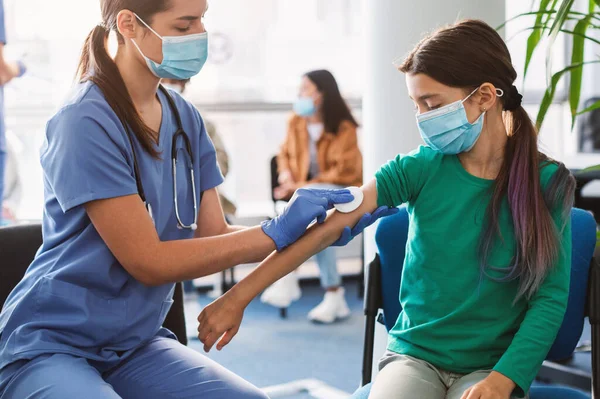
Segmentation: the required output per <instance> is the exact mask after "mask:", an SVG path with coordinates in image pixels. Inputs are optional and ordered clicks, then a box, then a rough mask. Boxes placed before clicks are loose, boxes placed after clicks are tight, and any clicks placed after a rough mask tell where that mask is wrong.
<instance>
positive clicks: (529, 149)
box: [400, 20, 575, 300]
mask: <svg viewBox="0 0 600 399" xmlns="http://www.w3.org/2000/svg"><path fill="white" fill-rule="evenodd" d="M400 70H401V71H402V72H404V73H408V74H413V75H414V74H420V73H422V74H425V75H427V76H429V77H431V78H433V79H434V80H436V81H438V82H440V83H442V84H444V85H446V86H450V87H457V88H463V89H464V90H465V93H467V92H471V91H472V90H474V89H476V88H477V87H479V86H481V85H482V84H484V83H491V84H493V85H494V86H495V87H496V88H499V89H502V90H503V91H504V96H502V97H499V100H500V101H501V102H502V105H503V109H504V110H505V111H507V112H505V115H504V117H505V122H506V124H507V134H508V142H507V145H506V148H505V153H504V161H503V164H502V167H501V170H500V173H499V174H498V177H497V178H496V180H495V183H494V186H493V193H492V197H491V201H490V204H489V206H488V209H487V218H486V226H485V228H484V231H483V234H482V237H481V242H480V251H479V252H480V255H479V256H480V260H481V270H482V274H484V275H487V276H488V277H489V276H490V273H488V271H489V270H494V271H498V268H497V267H494V266H489V265H488V258H489V253H490V252H491V250H492V249H493V246H494V243H495V242H498V239H501V237H500V230H499V225H498V220H499V214H500V210H501V207H502V203H503V202H504V201H505V200H508V205H509V207H510V210H511V213H512V220H513V224H514V232H515V239H516V243H517V251H516V254H515V256H514V259H513V263H512V266H511V267H510V268H509V269H500V270H502V271H504V272H505V275H504V276H503V277H501V278H499V279H496V280H498V281H509V280H514V279H517V278H518V279H519V291H518V294H517V298H516V299H515V300H517V299H519V298H520V297H522V296H526V297H527V298H530V297H531V296H532V295H533V294H534V293H535V292H536V291H537V290H538V288H539V287H540V285H541V284H542V282H543V280H544V278H545V276H546V275H547V273H548V271H549V270H550V269H551V268H552V267H553V265H554V263H555V262H556V260H557V259H558V256H559V248H561V243H560V238H559V229H558V228H557V227H556V225H555V223H554V220H553V215H555V214H556V213H555V212H560V211H562V212H564V213H563V214H562V215H561V216H562V221H563V223H565V224H566V223H567V221H568V220H569V219H568V218H570V213H569V212H570V210H571V207H572V204H573V198H574V190H575V180H574V178H573V176H571V174H570V173H569V171H568V170H567V169H566V168H565V167H564V165H562V164H559V168H558V171H557V172H556V173H555V174H554V176H553V177H552V179H551V181H550V183H549V184H548V187H547V188H546V190H545V192H542V184H541V182H540V168H541V167H543V166H542V165H545V164H547V163H548V162H550V160H549V159H548V158H547V157H546V155H544V154H542V153H541V152H539V150H538V143H537V141H538V132H537V130H536V128H535V126H534V125H533V123H532V122H531V119H530V118H529V115H528V114H527V112H526V111H525V109H524V108H523V107H522V106H521V96H520V94H519V92H518V90H517V89H516V87H515V86H514V85H513V84H514V81H515V79H516V78H517V72H516V71H515V69H514V67H513V65H512V61H511V57H510V53H509V51H508V48H507V47H506V44H505V43H504V41H503V40H502V38H501V37H500V35H499V34H498V32H496V31H495V30H494V29H493V28H491V27H490V26H489V25H487V24H486V23H485V22H482V21H476V20H464V21H461V22H458V23H456V24H454V25H451V26H448V27H445V28H442V29H440V30H438V31H436V32H434V33H433V34H431V35H429V36H428V37H426V38H424V39H423V40H422V41H421V42H420V43H419V44H418V45H417V46H416V47H415V49H414V50H413V51H412V52H411V53H410V54H409V55H408V56H407V57H406V59H405V60H404V62H403V63H402V65H401V66H400Z"/></svg>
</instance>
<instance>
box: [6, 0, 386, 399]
mask: <svg viewBox="0 0 600 399" xmlns="http://www.w3.org/2000/svg"><path fill="white" fill-rule="evenodd" d="M100 5H101V10H102V23H101V24H100V25H98V26H96V27H95V28H94V29H93V30H92V32H91V33H90V35H89V37H88V38H87V41H86V43H85V45H84V50H83V53H82V57H81V62H80V65H79V77H80V81H81V83H80V84H79V85H78V86H77V87H76V90H75V91H74V93H73V95H72V96H71V98H70V99H69V100H68V101H67V103H66V104H65V105H64V106H63V107H62V108H61V109H60V110H59V111H58V113H57V114H56V115H55V116H54V117H53V118H52V119H51V120H50V121H49V122H48V125H47V130H46V141H45V143H44V146H43V148H42V150H41V163H42V167H43V170H44V189H45V206H44V217H43V235H44V243H43V245H42V247H41V248H40V250H39V251H38V253H37V256H36V258H35V260H34V261H33V263H32V264H31V266H30V267H29V270H28V271H27V273H26V275H25V277H24V278H23V280H22V281H21V282H20V283H19V285H18V286H17V287H16V288H15V289H14V291H13V292H12V293H11V295H10V296H9V298H8V299H7V301H6V303H5V304H4V308H3V310H2V313H1V314H0V398H2V399H8V398H11V399H13V398H57V399H71V398H77V399H79V398H86V399H96V398H98V399H100V398H102V399H106V398H108V399H111V398H115V399H116V398H130V399H138V398H139V399H142V398H144V399H148V398H150V399H151V398H181V399H184V398H200V397H202V398H207V399H214V398H227V399H236V398H244V399H245V398H264V397H265V395H264V394H263V393H261V392H260V391H259V390H258V389H257V388H256V387H254V386H252V385H251V384H250V383H248V382H246V381H244V380H243V379H241V378H240V377H238V376H236V375H234V374H233V373H231V372H230V371H228V370H226V369H225V368H223V367H221V366H220V365H218V364H216V363H215V362H213V361H211V360H209V359H208V358H206V357H204V356H203V355H201V354H199V353H197V352H195V351H193V350H191V349H189V348H187V347H184V346H183V345H181V344H179V343H178V342H177V341H176V340H175V339H174V338H175V337H174V335H173V334H172V333H171V332H170V331H168V330H166V329H164V328H162V327H161V326H162V324H163V321H164V319H165V316H166V314H167V312H168V311H169V308H170V306H171V303H172V302H173V301H172V295H173V290H174V282H177V281H184V280H189V279H194V278H198V277H201V276H206V275H209V274H212V273H216V272H220V271H222V270H224V269H226V268H229V267H231V266H234V265H237V264H240V263H248V262H256V261H260V260H262V259H263V258H265V257H266V256H267V255H268V254H269V253H270V252H272V251H273V250H275V249H277V250H282V249H283V248H285V247H287V246H289V245H290V244H291V243H293V242H294V241H296V240H297V239H298V238H300V236H301V235H302V234H303V233H304V232H305V230H306V228H307V226H308V225H309V224H310V223H311V222H312V221H313V220H314V219H315V218H316V219H317V220H318V221H319V222H323V221H324V219H325V216H326V211H327V209H329V208H331V207H332V206H333V205H334V204H336V203H347V202H350V201H352V199H353V196H352V195H351V194H350V193H349V191H348V190H336V191H327V190H321V191H308V190H300V191H298V192H297V193H296V195H295V196H294V198H293V199H292V201H291V202H290V204H289V206H288V208H287V210H286V211H285V212H284V214H283V215H281V216H280V217H278V218H276V219H274V220H272V221H270V222H268V223H265V224H264V225H263V226H257V227H254V228H242V227H236V226H229V225H227V224H226V222H225V220H224V217H223V211H222V209H221V205H220V203H219V200H218V194H217V191H216V187H217V186H218V185H219V184H221V182H222V181H223V178H222V176H221V173H220V171H219V169H218V167H217V163H216V156H215V150H214V147H213V145H212V143H211V141H210V139H209V138H208V136H207V134H206V130H205V127H204V124H203V122H202V118H201V117H200V115H199V114H198V112H197V111H196V110H195V108H194V107H193V106H192V105H191V104H189V103H187V102H186V101H185V100H183V99H182V98H181V97H180V96H179V95H177V94H176V93H174V92H169V91H166V90H164V89H162V88H161V87H160V86H159V81H160V79H161V78H175V79H187V78H190V77H191V76H193V75H195V74H197V73H198V72H199V71H200V69H201V68H202V66H203V65H204V62H205V61H206V58H207V37H206V32H205V29H204V25H203V20H204V14H205V11H206V8H207V4H206V0H154V1H147V0H101V1H100ZM110 32H115V33H116V34H117V38H118V44H119V46H118V50H117V53H116V56H115V58H114V59H113V58H111V57H110V56H109V55H108V53H107V51H106V40H107V37H108V35H109V33H110ZM376 217H377V215H376V214H374V215H373V216H371V215H368V214H367V215H365V216H364V217H363V219H362V220H361V223H359V224H358V225H357V226H355V227H354V228H353V229H350V228H348V229H346V230H345V231H344V233H343V235H342V237H340V242H341V243H342V244H343V243H347V242H348V241H349V240H350V239H352V237H353V236H354V235H356V234H358V233H359V232H360V230H361V229H362V228H363V227H364V226H366V225H368V224H369V223H371V222H372V221H374V219H376ZM7 266H8V267H10V265H7Z"/></svg>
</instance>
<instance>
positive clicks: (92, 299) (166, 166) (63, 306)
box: [0, 82, 223, 370]
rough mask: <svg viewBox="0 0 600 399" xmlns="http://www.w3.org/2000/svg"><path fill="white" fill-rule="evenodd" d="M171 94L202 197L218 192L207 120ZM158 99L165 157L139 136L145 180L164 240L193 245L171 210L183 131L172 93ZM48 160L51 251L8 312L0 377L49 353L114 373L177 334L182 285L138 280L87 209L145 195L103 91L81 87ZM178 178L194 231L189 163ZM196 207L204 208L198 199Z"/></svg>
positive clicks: (3, 320)
mask: <svg viewBox="0 0 600 399" xmlns="http://www.w3.org/2000/svg"><path fill="white" fill-rule="evenodd" d="M170 94H171V96H172V97H173V99H174V101H175V104H176V105H177V109H178V110H179V113H180V115H181V120H182V123H183V128H184V130H185V131H186V132H187V134H188V136H189V138H190V141H191V145H192V149H193V153H194V165H193V167H194V174H195V182H194V183H195V185H196V188H197V191H198V193H200V192H204V191H206V190H209V189H212V188H214V187H216V186H218V185H220V184H221V183H222V182H223V177H222V175H221V172H220V170H219V167H218V166H217V160H216V154H215V149H214V146H213V144H212V142H211V141H210V138H209V137H208V134H207V133H206V130H205V128H204V123H203V121H202V118H201V117H200V114H199V113H198V111H197V110H196V109H195V108H194V107H193V106H192V105H191V104H189V103H188V102H186V101H185V100H184V99H183V98H182V97H180V96H179V95H178V94H176V93H174V92H170ZM158 97H159V99H160V102H161V104H162V124H161V127H160V136H159V143H158V145H157V148H158V149H159V150H160V151H161V152H162V157H161V158H162V159H160V160H157V159H154V158H152V157H151V156H150V155H148V154H147V153H146V152H145V151H144V150H143V149H142V147H141V145H140V144H139V142H138V141H137V140H136V139H135V138H134V145H135V149H136V155H137V159H138V164H139V168H140V174H141V179H142V183H143V186H144V190H145V193H146V197H147V200H148V201H149V202H150V204H151V205H152V208H153V212H154V219H155V224H156V230H157V232H158V235H159V236H160V238H161V240H163V241H167V240H182V239H189V238H191V237H192V236H193V232H192V231H190V230H187V229H186V230H180V229H178V228H177V219H176V217H175V211H174V204H173V175H172V167H171V141H172V137H173V134H174V133H175V131H176V129H177V125H176V122H175V118H174V115H173V113H172V111H171V109H170V107H169V105H168V103H167V99H166V97H165V95H164V94H163V93H162V92H160V91H159V92H158ZM177 147H178V148H179V149H180V150H179V151H180V159H181V157H182V156H183V157H186V156H187V155H185V154H187V152H185V151H184V150H183V148H184V147H183V142H182V140H181V139H180V140H179V142H178V146H177ZM183 159H186V158H183ZM41 162H42V167H43V171H44V196H45V205H44V216H43V237H44V243H43V245H42V247H41V248H40V249H39V250H38V252H37V255H36V258H35V260H34V261H33V263H32V264H31V266H30V267H29V269H28V270H27V273H26V274H25V277H24V278H23V280H22V281H21V282H20V283H19V284H18V285H17V287H16V288H15V289H14V290H13V292H12V293H11V294H10V296H9V297H8V299H7V301H6V303H5V304H4V308H3V309H2V313H1V314H0V334H1V336H0V369H2V368H3V367H5V366H6V365H8V364H10V363H12V362H14V361H16V360H21V359H32V358H34V357H36V356H39V355H41V354H46V353H68V354H72V355H76V356H81V357H84V358H87V359H90V361H92V362H93V363H94V364H95V365H96V366H97V367H98V369H99V370H103V369H104V370H108V369H110V368H111V367H114V366H115V365H116V364H118V363H119V362H120V361H121V360H122V359H123V358H124V357H126V356H127V355H128V354H129V353H131V352H132V351H133V350H135V349H136V348H137V347H139V346H140V345H141V344H143V343H144V342H146V341H148V340H149V339H151V338H152V337H154V336H155V335H157V334H159V335H162V336H173V335H172V333H171V332H169V331H168V330H166V329H164V328H162V327H161V326H162V324H163V322H164V320H165V317H166V315H167V312H168V311H169V308H170V307H171V304H172V302H173V300H172V297H173V290H174V284H166V285H163V286H159V287H147V286H144V285H143V284H141V283H140V282H138V281H137V280H136V279H135V278H133V277H132V276H131V275H130V274H129V273H128V272H127V271H126V270H125V269H124V268H123V267H122V266H121V265H120V264H119V262H118V260H117V259H116V258H115V257H114V256H113V254H112V253H111V252H110V250H109V249H108V247H107V246H106V244H105V243H104V241H102V238H100V236H99V234H98V232H97V231H96V229H95V228H94V226H93V225H92V223H91V222H90V219H89V218H88V215H87V213H86V211H85V209H84V207H83V204H85V203H87V202H89V201H94V200H98V199H105V198H113V197H120V196H126V195H131V194H136V193H137V187H136V181H135V178H134V173H133V153H132V150H131V144H130V141H129V139H128V138H127V133H126V131H125V129H124V128H123V126H122V124H121V123H120V122H119V119H118V118H117V116H116V114H115V113H114V112H113V110H112V109H111V108H110V106H109V105H108V103H107V102H106V100H105V99H104V96H103V95H102V92H101V91H100V90H99V88H98V87H97V86H96V85H95V84H93V83H90V82H88V83H84V84H81V85H79V86H77V88H76V90H75V93H74V95H73V96H72V98H71V99H70V100H69V101H68V102H67V104H66V105H65V106H64V107H63V108H62V109H61V110H60V111H59V112H58V113H57V114H56V115H55V116H54V117H53V118H52V119H51V120H50V121H49V122H48V125H47V128H46V140H45V143H44V145H43V147H42V150H41ZM177 180H178V181H177V189H178V199H179V211H180V215H181V217H182V221H183V222H184V223H186V224H189V223H191V222H192V220H193V218H194V211H193V199H192V197H193V196H192V189H191V181H190V173H189V171H188V170H187V168H186V165H185V163H184V162H179V164H178V170H177ZM197 200H198V206H199V205H200V204H199V202H200V195H198V199H197ZM6 266H8V267H10V265H6ZM165 267H169V265H165Z"/></svg>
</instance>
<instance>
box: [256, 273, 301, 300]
mask: <svg viewBox="0 0 600 399" xmlns="http://www.w3.org/2000/svg"><path fill="white" fill-rule="evenodd" d="M301 296H302V290H300V284H299V283H298V276H296V273H290V274H288V275H287V276H285V277H283V278H281V279H280V280H279V281H276V282H275V283H274V284H273V285H272V286H270V287H269V288H267V289H266V290H265V292H263V294H262V295H261V297H260V300H261V301H262V302H263V303H266V304H268V305H271V306H275V307H276V308H287V307H289V306H290V305H291V304H292V302H294V301H297V300H298V299H300V297H301Z"/></svg>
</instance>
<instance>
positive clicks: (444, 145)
mask: <svg viewBox="0 0 600 399" xmlns="http://www.w3.org/2000/svg"><path fill="white" fill-rule="evenodd" d="M477 90H479V87H478V88H477V89H475V90H473V92H472V93H471V94H469V95H468V96H467V98H465V99H464V100H459V101H456V102H453V103H452V104H448V105H446V106H443V107H441V108H438V109H435V110H433V111H429V112H425V113H422V114H419V115H417V125H418V127H419V131H420V132H421V137H422V138H423V140H424V141H425V143H427V145H428V146H430V147H431V148H433V149H434V150H436V151H439V152H441V153H443V154H448V155H454V154H460V153H461V152H467V151H470V150H471V149H472V148H473V147H474V146H475V144H476V143H477V140H478V139H479V136H481V130H482V129H483V121H484V115H485V111H484V112H483V113H482V114H481V116H480V117H479V118H477V120H476V121H475V122H473V123H470V122H469V119H467V111H466V110H465V106H464V102H465V101H467V100H468V99H469V98H470V97H471V96H472V95H473V94H475V92H477ZM497 91H498V96H499V97H501V96H502V95H503V94H504V93H503V92H502V90H500V89H497Z"/></svg>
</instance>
